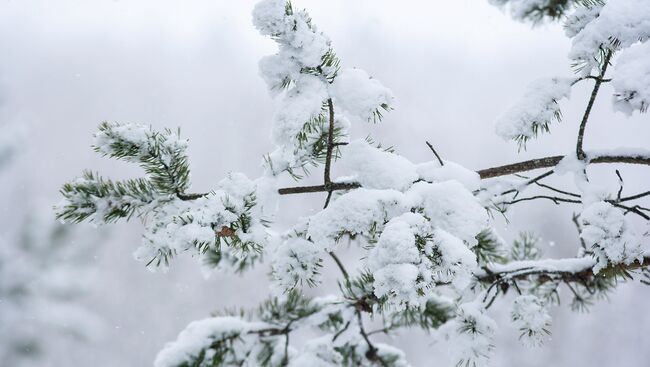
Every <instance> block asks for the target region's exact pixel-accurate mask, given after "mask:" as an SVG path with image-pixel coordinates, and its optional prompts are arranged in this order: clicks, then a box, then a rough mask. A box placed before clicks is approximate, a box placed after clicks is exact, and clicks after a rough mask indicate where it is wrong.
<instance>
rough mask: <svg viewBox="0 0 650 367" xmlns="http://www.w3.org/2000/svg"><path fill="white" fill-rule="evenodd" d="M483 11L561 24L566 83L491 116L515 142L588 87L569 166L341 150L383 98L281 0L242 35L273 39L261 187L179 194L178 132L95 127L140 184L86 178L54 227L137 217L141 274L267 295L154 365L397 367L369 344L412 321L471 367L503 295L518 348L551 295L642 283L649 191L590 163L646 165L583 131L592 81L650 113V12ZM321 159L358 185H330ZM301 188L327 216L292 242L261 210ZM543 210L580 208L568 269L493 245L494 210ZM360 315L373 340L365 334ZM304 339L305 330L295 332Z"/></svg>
mask: <svg viewBox="0 0 650 367" xmlns="http://www.w3.org/2000/svg"><path fill="white" fill-rule="evenodd" d="M491 1H492V2H493V3H495V4H497V5H498V6H501V7H504V8H506V9H507V10H508V11H509V12H510V13H511V14H512V16H513V17H514V18H516V19H517V20H522V21H529V22H533V23H539V22H545V21H562V22H564V24H565V28H566V33H567V36H568V37H569V38H570V39H571V40H572V48H571V51H570V54H569V59H570V61H571V62H572V63H573V65H574V67H575V70H576V75H567V76H557V77H553V78H549V79H540V80H537V81H535V82H534V83H533V84H532V85H531V86H530V87H529V88H528V90H527V91H526V92H525V93H524V95H523V96H522V97H521V99H520V100H519V101H517V102H516V103H515V104H513V105H512V106H511V107H510V108H509V109H507V110H506V111H505V112H504V113H503V114H502V115H501V116H499V117H498V118H497V119H496V132H497V134H498V135H500V136H501V137H503V138H504V139H506V140H513V141H515V142H516V143H517V146H518V148H519V149H525V148H526V145H527V144H531V142H532V140H533V139H535V138H538V137H540V136H541V135H542V133H545V134H546V133H550V132H551V131H552V130H553V127H554V125H555V124H557V123H558V121H559V120H560V119H561V117H562V113H561V109H560V107H561V105H560V103H561V102H562V100H563V99H565V98H569V97H570V93H571V89H572V88H573V87H574V86H575V85H577V84H579V83H580V84H584V83H592V84H593V89H592V93H591V95H590V98H589V101H588V102H587V107H586V110H585V112H584V114H583V117H582V119H581V121H578V122H576V123H577V124H578V126H579V133H578V136H577V137H576V145H575V150H573V151H571V152H567V154H566V155H564V156H549V157H543V158H539V159H533V160H529V161H523V162H516V163H511V164H507V165H503V166H498V167H492V168H487V169H482V170H479V171H472V170H469V169H467V168H464V167H462V166H461V165H459V164H457V163H454V162H452V161H448V160H446V159H442V158H441V157H440V156H439V155H438V153H437V152H436V151H435V149H434V147H433V146H432V145H429V146H430V148H431V150H432V153H433V154H432V159H431V160H430V161H428V162H423V163H413V162H411V161H409V160H408V159H407V158H406V157H403V156H401V155H399V154H397V153H396V152H395V151H393V150H392V149H385V148H383V147H382V146H381V145H379V144H377V143H375V142H374V141H373V140H372V139H357V138H354V137H352V136H351V134H350V129H349V128H350V126H351V125H352V124H366V123H370V124H380V123H381V121H382V118H383V116H384V115H385V114H386V113H388V112H390V110H391V109H392V105H393V102H394V97H393V95H392V93H391V91H390V90H389V89H388V88H386V87H384V86H383V85H382V84H381V83H380V82H379V81H378V80H377V79H374V78H372V77H371V76H369V75H368V74H367V73H366V72H365V71H363V70H361V69H356V68H348V67H347V66H346V65H345V62H344V61H342V60H340V59H339V58H338V57H337V55H336V53H335V51H334V48H333V46H332V44H331V42H330V40H329V39H328V38H327V36H325V35H324V34H323V33H321V32H320V31H319V30H318V28H317V27H316V25H315V23H314V22H313V21H312V19H311V18H310V16H309V15H308V13H307V12H306V11H304V10H298V9H297V8H295V7H294V6H293V4H291V2H288V1H285V0H262V1H260V2H259V3H258V4H257V5H256V6H255V9H254V10H253V23H254V25H255V27H256V28H257V29H258V30H259V31H260V33H261V34H262V35H264V36H268V37H271V38H272V39H273V40H274V41H275V42H276V43H277V45H278V51H277V53H276V54H274V55H271V56H267V57H265V58H264V59H262V61H261V62H260V69H261V74H262V76H263V78H264V80H265V81H266V83H267V85H268V87H269V90H270V91H272V92H273V94H274V95H275V96H276V98H277V99H278V100H279V103H280V106H279V108H278V110H277V111H276V113H275V115H274V116H273V118H272V140H273V142H274V144H275V145H276V148H275V149H274V150H273V151H272V152H270V153H269V154H268V155H267V156H266V157H265V159H264V164H263V173H262V174H261V177H260V178H257V179H253V180H251V179H249V178H247V177H245V176H244V175H242V174H239V173H232V174H230V175H228V176H227V177H226V178H224V179H223V180H222V181H220V182H219V183H218V184H217V186H216V187H215V188H214V189H213V191H211V192H208V193H192V192H190V191H189V190H190V174H189V171H190V170H189V163H188V161H189V158H188V156H187V155H186V147H187V144H188V141H187V140H185V139H183V138H181V136H180V132H179V131H175V130H164V131H155V130H153V129H152V128H151V127H149V126H146V125H138V124H129V123H106V122H105V123H102V124H101V125H100V127H99V130H98V132H97V133H96V134H95V143H94V147H95V151H96V152H98V153H99V154H101V155H104V156H107V157H110V158H115V159H120V160H124V161H127V162H131V163H135V164H138V165H139V166H140V167H141V168H142V171H143V176H142V177H140V178H136V179H131V180H125V181H114V180H111V179H108V178H104V177H102V176H100V175H99V174H98V173H94V172H91V171H87V172H85V173H84V174H83V175H82V176H81V177H80V178H77V179H74V180H73V181H71V182H69V183H67V184H65V185H64V186H63V188H62V190H61V193H62V195H63V201H62V202H61V204H60V205H59V206H58V207H57V208H56V210H57V215H58V217H59V218H60V219H63V220H65V221H69V222H82V221H91V222H95V223H109V222H115V221H118V220H121V219H124V220H129V219H133V218H138V219H140V220H142V222H143V224H144V234H143V236H142V245H141V247H140V248H139V249H138V250H137V251H136V257H137V258H138V259H140V260H141V261H143V262H144V263H145V264H146V265H147V266H149V267H151V268H159V267H163V268H168V267H169V266H170V264H171V262H172V260H173V258H174V257H175V256H178V255H181V254H183V253H187V254H190V255H192V256H195V257H196V258H197V259H199V261H200V264H201V266H203V267H204V268H205V270H206V271H209V272H210V271H215V270H217V271H218V270H221V269H230V270H235V271H240V272H241V271H246V270H248V269H249V268H251V267H254V266H265V265H266V266H268V267H269V268H270V278H271V280H272V282H273V289H272V290H270V292H269V299H268V300H267V301H265V302H263V303H262V304H261V305H260V306H259V308H257V309H255V310H250V311H241V312H240V311H237V312H224V313H222V314H220V315H218V316H213V317H209V318H206V319H203V320H199V321H195V322H193V323H191V324H190V325H188V326H187V328H186V329H185V330H183V331H182V332H181V333H180V334H179V336H178V338H177V339H176V340H175V341H173V342H171V343H169V344H167V345H166V346H165V347H164V348H163V349H162V350H161V351H160V353H159V354H158V355H157V357H156V358H155V362H154V365H155V366H156V367H188V366H196V367H206V366H408V365H409V363H408V357H407V356H406V355H405V354H404V353H403V352H402V351H400V350H399V349H397V348H395V347H393V346H390V345H387V344H383V343H380V342H378V341H377V340H376V337H375V336H376V334H389V335H390V334H393V333H394V332H396V331H398V330H400V329H407V328H412V327H418V328H421V329H423V330H426V331H431V330H437V331H438V332H437V333H436V335H438V336H443V337H445V338H447V339H450V340H451V342H450V345H451V346H452V348H450V352H451V354H452V356H453V358H454V360H455V361H457V363H458V365H462V366H482V365H485V364H486V363H488V362H489V359H490V355H491V353H492V351H493V349H494V348H495V347H497V346H495V345H494V342H493V336H494V334H495V331H496V329H497V324H496V322H495V321H494V320H492V318H491V317H490V308H491V307H493V306H494V305H495V304H497V303H498V302H497V299H498V298H499V297H500V296H502V295H505V294H508V293H511V294H515V295H516V297H515V298H514V301H513V302H512V305H511V306H510V307H511V311H510V312H511V316H512V317H511V319H512V323H513V324H514V325H515V326H516V328H517V329H518V330H519V332H520V338H521V340H522V343H523V344H524V345H527V346H539V345H541V344H542V343H543V342H544V341H545V340H546V339H547V338H548V336H549V334H550V333H551V330H552V320H551V317H550V316H549V308H551V307H554V306H557V305H558V304H559V303H560V300H561V298H560V292H559V290H560V289H561V288H566V289H568V290H570V296H569V301H570V304H571V305H572V307H574V308H575V309H584V308H586V307H587V306H588V305H589V304H591V303H592V302H595V301H597V300H598V299H600V298H601V297H603V296H605V295H607V294H609V293H610V292H612V291H613V290H614V288H615V287H616V285H617V284H619V283H620V282H621V281H626V280H632V279H640V280H642V281H644V280H645V279H646V278H648V275H649V274H650V273H649V272H648V266H650V252H648V250H647V242H648V236H650V233H649V232H648V228H650V227H648V223H649V220H650V209H648V208H646V207H644V206H643V200H644V198H647V197H648V196H650V191H645V192H640V193H625V194H623V192H624V191H625V190H624V186H623V182H624V181H623V180H622V179H621V180H620V182H621V187H620V189H619V190H617V191H616V192H608V191H607V190H602V189H601V188H600V187H599V186H598V182H594V181H593V180H590V177H589V167H590V166H591V165H594V164H607V165H614V167H615V165H617V164H634V165H646V166H647V165H650V151H648V150H647V149H630V148H627V149H620V148H619V149H614V150H612V151H589V150H587V149H585V145H584V136H585V134H586V132H587V131H588V129H587V128H588V126H587V125H588V121H589V118H590V115H591V111H592V107H593V105H594V103H595V102H596V98H597V96H598V95H599V93H600V92H601V86H602V85H604V84H611V85H612V87H613V89H614V96H613V106H614V109H616V110H618V111H621V112H623V113H624V114H627V115H631V114H633V113H643V112H645V111H646V110H647V106H648V103H649V102H650V42H647V40H648V39H649V38H650V3H647V2H646V1H645V0H609V1H607V2H605V1H600V0H593V1H591V0H590V1H586V0H563V1H556V0H510V1H508V0H491ZM610 69H613V70H610ZM334 164H341V165H343V166H345V167H346V168H347V169H348V170H349V171H350V172H353V176H348V177H338V178H337V177H334V176H333V174H332V167H333V165H334ZM321 168H322V184H319V185H314V186H304V185H303V186H294V187H281V188H279V187H277V185H278V184H277V182H278V178H279V177H283V176H286V175H289V176H291V177H293V178H295V179H296V180H297V181H299V180H301V179H302V178H303V177H304V176H306V175H309V174H312V173H313V171H318V172H321ZM612 171H613V173H614V172H617V171H615V168H614V169H613V170H612ZM528 172H533V174H532V175H530V176H528V175H524V174H525V173H528ZM553 175H571V176H573V178H574V179H575V187H573V188H571V187H567V188H564V187H563V188H558V187H554V186H552V185H550V184H548V182H547V181H546V179H547V178H549V177H550V176H553ZM309 193H324V194H325V197H324V199H325V200H324V206H323V208H322V210H320V211H318V212H316V213H315V214H314V215H311V216H309V217H307V218H301V219H299V220H297V222H296V223H295V225H294V226H292V227H291V228H289V229H280V228H276V227H274V225H273V223H272V219H273V214H274V213H273V212H274V210H275V206H274V205H273V201H274V200H278V199H281V197H282V196H283V195H297V194H309ZM536 200H550V201H552V202H554V203H556V204H564V205H572V206H574V207H575V208H576V210H577V211H578V214H576V216H575V217H574V218H567V220H573V221H574V222H575V224H576V227H577V229H578V232H579V236H578V237H576V238H575V249H576V251H575V252H576V256H575V257H571V258H562V259H549V258H544V257H543V256H542V254H541V251H540V249H539V248H538V240H537V237H536V236H535V235H534V234H531V233H524V234H522V235H521V236H520V238H518V239H517V240H515V241H514V242H513V243H512V244H508V243H506V242H505V241H504V240H503V239H502V238H501V237H500V236H499V234H498V233H497V230H496V229H495V228H494V225H493V222H494V216H496V215H504V216H506V217H507V216H508V215H509V209H510V208H511V207H513V206H515V205H517V206H519V205H526V203H528V202H530V201H536ZM342 243H351V244H353V245H354V246H358V247H359V248H360V249H362V251H363V253H364V255H363V258H362V259H360V260H361V262H360V263H361V264H362V265H361V266H360V267H359V268H356V269H350V268H347V267H346V266H345V265H344V263H345V262H344V261H341V259H340V258H339V256H338V255H337V251H339V249H340V247H341V246H342ZM325 258H331V259H333V260H334V261H333V263H335V264H336V265H337V266H338V268H339V269H338V270H339V272H340V278H339V289H340V292H339V293H338V294H334V295H322V296H319V297H315V298H312V297H307V296H305V294H304V290H305V289H306V288H318V287H319V285H320V284H321V282H322V277H321V274H322V267H323V266H324V259H325ZM499 306H503V305H502V304H499ZM369 322H373V323H374V324H375V325H376V324H377V323H380V324H381V327H379V328H378V329H373V330H370V329H369V326H368V325H369ZM303 330H311V331H315V333H316V334H317V335H318V336H317V337H314V338H312V339H309V340H307V341H304V340H303V341H301V342H297V341H296V340H295V339H294V338H292V337H291V336H292V335H295V333H296V332H301V331H303Z"/></svg>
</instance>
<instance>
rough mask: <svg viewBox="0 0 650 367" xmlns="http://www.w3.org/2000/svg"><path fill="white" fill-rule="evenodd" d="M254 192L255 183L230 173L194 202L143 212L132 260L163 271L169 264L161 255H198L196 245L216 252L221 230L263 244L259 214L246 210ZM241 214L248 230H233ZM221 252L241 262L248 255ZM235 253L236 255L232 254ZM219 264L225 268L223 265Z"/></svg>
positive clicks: (174, 200) (166, 202)
mask: <svg viewBox="0 0 650 367" xmlns="http://www.w3.org/2000/svg"><path fill="white" fill-rule="evenodd" d="M255 190H256V186H255V183H254V182H253V181H251V180H249V179H248V178H247V177H246V176H245V175H243V174H241V173H231V174H230V175H228V176H227V177H226V178H224V179H223V180H221V181H220V182H219V183H218V184H217V189H216V190H214V191H212V192H211V193H209V194H208V195H206V196H203V197H200V198H198V199H195V200H180V199H177V198H172V199H167V200H164V201H161V202H158V203H156V204H157V205H155V206H153V207H152V208H151V209H150V211H149V212H147V213H146V217H147V221H145V233H144V234H143V237H142V245H141V246H140V247H139V248H138V249H137V250H136V251H135V253H134V257H135V258H136V259H137V260H139V261H143V262H146V263H147V264H149V268H150V269H151V270H154V269H156V268H157V267H161V268H162V269H163V270H166V269H167V267H168V265H169V264H168V263H167V261H165V260H166V259H165V254H168V255H175V254H178V253H182V252H186V251H189V250H194V254H196V255H198V254H199V253H200V251H199V249H198V248H197V246H198V245H205V246H208V247H209V248H211V249H213V250H216V245H217V242H216V241H217V237H216V232H219V231H223V228H230V229H231V230H232V234H231V235H226V236H227V237H228V236H236V237H237V238H238V239H239V240H241V242H242V243H256V244H263V243H265V242H266V236H267V234H266V229H265V228H264V226H263V225H262V222H261V217H260V213H259V211H258V210H256V209H255V208H253V209H252V210H249V207H247V205H249V204H250V203H251V200H252V198H254V197H255ZM242 215H246V216H248V217H249V218H250V225H249V226H248V228H246V229H244V228H241V226H236V228H235V227H233V223H236V222H237V221H238V220H239V218H240V216H242ZM231 227H233V228H231ZM222 251H226V252H229V253H230V254H231V255H234V256H235V257H240V258H241V259H244V258H246V257H247V255H248V254H247V252H246V251H228V249H227V248H222ZM237 252H239V254H237V255H235V254H236V253H237ZM159 260H160V261H159ZM222 263H223V265H224V267H227V262H222ZM220 268H221V267H220ZM208 273H209V272H207V271H206V272H205V274H208Z"/></svg>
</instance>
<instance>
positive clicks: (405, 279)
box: [367, 213, 425, 309]
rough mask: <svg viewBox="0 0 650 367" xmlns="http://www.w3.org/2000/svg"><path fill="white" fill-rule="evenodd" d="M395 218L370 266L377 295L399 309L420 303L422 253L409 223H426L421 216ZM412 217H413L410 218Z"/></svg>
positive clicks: (369, 256)
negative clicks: (419, 285)
mask: <svg viewBox="0 0 650 367" xmlns="http://www.w3.org/2000/svg"><path fill="white" fill-rule="evenodd" d="M404 216H405V217H397V218H393V219H392V220H391V221H390V222H388V224H386V227H385V228H384V231H383V232H382V234H381V236H380V237H379V241H377V244H376V246H375V247H374V248H373V249H372V250H371V251H370V253H369V254H368V261H367V266H368V270H370V271H371V272H372V273H373V275H374V283H373V285H374V288H375V295H376V296H377V297H378V298H382V297H388V298H389V304H391V305H392V306H394V307H396V308H398V309H399V308H403V307H405V306H406V305H409V304H411V305H415V304H418V292H417V291H418V288H419V287H417V285H416V283H417V281H418V277H419V273H420V272H419V270H418V265H419V264H420V262H421V259H420V252H419V250H418V248H417V246H416V245H415V234H414V232H413V230H412V229H411V224H410V223H409V222H413V221H415V222H424V221H425V219H424V218H423V217H422V216H419V215H414V214H411V213H407V214H405V215H404ZM409 217H410V218H409Z"/></svg>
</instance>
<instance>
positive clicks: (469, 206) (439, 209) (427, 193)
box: [406, 181, 489, 247]
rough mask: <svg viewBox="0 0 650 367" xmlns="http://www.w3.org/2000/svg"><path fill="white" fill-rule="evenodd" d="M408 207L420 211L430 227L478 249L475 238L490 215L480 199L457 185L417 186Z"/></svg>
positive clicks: (424, 183)
mask: <svg viewBox="0 0 650 367" xmlns="http://www.w3.org/2000/svg"><path fill="white" fill-rule="evenodd" d="M406 196H407V200H408V203H409V206H411V207H413V208H420V209H421V210H422V213H423V214H424V215H425V216H426V217H427V218H429V219H430V220H431V223H432V224H433V225H434V226H435V227H437V228H440V229H443V230H445V231H447V232H449V233H450V234H452V235H453V236H455V237H458V238H459V239H461V240H462V241H463V242H465V243H466V244H467V245H468V246H469V247H473V246H474V245H476V243H477V240H476V235H477V234H479V232H481V230H483V229H485V228H487V227H488V220H489V218H488V215H487V212H486V210H485V209H484V208H483V207H482V206H481V205H480V203H479V201H478V199H477V198H476V197H474V196H473V195H472V193H470V192H469V191H468V190H467V189H466V188H465V187H463V185H461V184H460V183H458V182H457V181H445V182H440V183H426V182H418V183H416V184H414V185H413V187H411V189H410V190H409V191H408V192H407V193H406Z"/></svg>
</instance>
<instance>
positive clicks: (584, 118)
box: [576, 50, 612, 161]
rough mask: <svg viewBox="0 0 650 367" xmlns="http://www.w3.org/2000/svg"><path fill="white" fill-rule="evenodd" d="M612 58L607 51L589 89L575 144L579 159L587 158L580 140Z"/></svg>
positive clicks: (582, 138) (610, 52) (582, 137)
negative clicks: (589, 94) (597, 75)
mask: <svg viewBox="0 0 650 367" xmlns="http://www.w3.org/2000/svg"><path fill="white" fill-rule="evenodd" d="M611 58H612V50H609V51H607V55H606V56H605V60H604V61H603V67H602V69H601V71H600V77H599V78H596V79H595V80H596V83H595V84H594V89H593V90H592V91H591V97H590V98H589V103H588V104H587V109H586V110H585V113H584V115H583V116H582V121H581V122H580V129H579V130H578V142H577V144H576V155H577V157H578V159H579V160H581V161H583V160H585V159H586V158H587V155H586V154H585V151H584V150H583V149H582V141H583V140H584V136H585V128H586V127H587V121H588V120H589V115H590V114H591V109H592V108H593V106H594V102H596V97H597V96H598V90H600V85H601V84H602V83H603V77H604V76H605V73H606V72H607V67H608V66H609V60H610V59H611Z"/></svg>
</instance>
